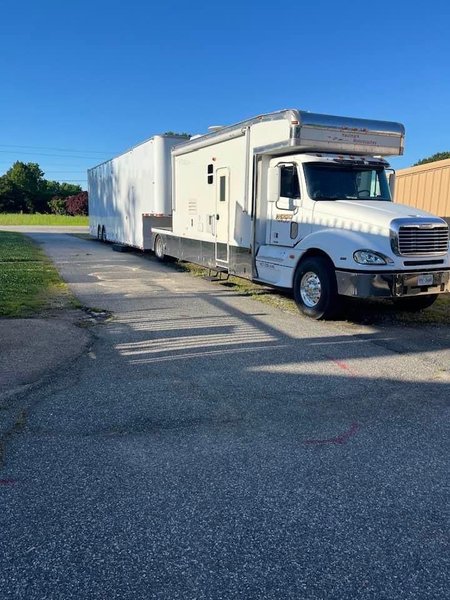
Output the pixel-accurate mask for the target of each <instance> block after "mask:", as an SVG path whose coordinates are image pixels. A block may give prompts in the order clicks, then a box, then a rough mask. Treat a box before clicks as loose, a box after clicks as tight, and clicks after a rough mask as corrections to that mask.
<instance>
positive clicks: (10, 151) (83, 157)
mask: <svg viewBox="0 0 450 600" xmlns="http://www.w3.org/2000/svg"><path fill="white" fill-rule="evenodd" d="M0 152H2V153H3V154H12V153H13V152H14V151H13V150H0ZM20 154H31V155H32V156H56V157H58V158H79V159H86V160H102V158H101V157H100V156H73V155H71V154H46V153H43V152H22V151H20ZM104 156H106V155H104Z"/></svg>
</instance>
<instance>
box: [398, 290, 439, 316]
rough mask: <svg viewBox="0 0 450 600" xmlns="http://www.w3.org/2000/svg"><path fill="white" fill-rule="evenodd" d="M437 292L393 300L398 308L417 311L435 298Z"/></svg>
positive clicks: (427, 305)
mask: <svg viewBox="0 0 450 600" xmlns="http://www.w3.org/2000/svg"><path fill="white" fill-rule="evenodd" d="M438 296H439V294H428V295H426V296H411V297H410V298H408V297H404V298H398V299H397V300H394V305H395V306H396V307H397V308H398V309H399V310H406V311H408V312H419V310H425V308H428V307H429V306H431V305H432V304H434V302H435V301H436V300H437V298H438Z"/></svg>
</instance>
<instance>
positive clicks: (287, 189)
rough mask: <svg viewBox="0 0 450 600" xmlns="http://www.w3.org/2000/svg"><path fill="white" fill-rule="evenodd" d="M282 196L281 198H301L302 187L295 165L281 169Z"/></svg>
mask: <svg viewBox="0 0 450 600" xmlns="http://www.w3.org/2000/svg"><path fill="white" fill-rule="evenodd" d="M280 196H281V198H300V185H299V182H298V173H297V167H296V166H295V165H286V166H282V167H281V169H280Z"/></svg>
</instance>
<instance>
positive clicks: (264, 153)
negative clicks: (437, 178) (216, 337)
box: [91, 110, 450, 318]
mask: <svg viewBox="0 0 450 600" xmlns="http://www.w3.org/2000/svg"><path fill="white" fill-rule="evenodd" d="M403 143H404V128H403V126H402V125H401V124H399V123H392V122H384V121H372V120H367V119H353V118H348V117H336V116H330V115H320V114H313V113H308V112H304V111H299V110H283V111H279V112H274V113H270V114H265V115H259V116H257V117H255V118H253V119H249V120H247V121H243V122H241V123H237V124H236V125H232V126H229V127H224V128H221V129H220V130H218V131H214V132H213V133H210V134H207V135H204V136H199V137H197V138H195V139H191V140H189V141H187V142H184V143H179V144H177V145H174V147H173V149H172V168H171V172H172V199H171V206H170V208H165V210H167V214H169V213H171V217H172V220H171V221H170V220H169V219H168V218H167V220H166V222H164V224H162V225H158V222H157V221H156V220H154V221H153V222H151V223H148V224H147V223H146V222H145V221H142V218H141V214H138V215H136V216H137V222H136V223H135V226H136V227H140V228H142V230H143V234H142V235H143V238H144V240H146V243H145V245H144V246H143V247H145V248H147V247H150V248H151V249H153V250H154V251H155V254H156V256H157V257H158V258H160V259H164V257H165V256H172V257H176V258H179V259H181V260H185V261H190V262H194V263H197V264H200V265H204V266H206V267H209V268H211V269H216V270H217V271H225V272H228V273H231V274H235V275H238V276H240V277H245V278H248V279H253V280H255V281H258V282H263V283H266V284H271V285H274V286H278V287H283V288H292V289H293V291H294V297H295V299H296V301H297V304H298V306H299V308H300V309H301V310H302V311H303V312H304V313H305V314H307V315H309V316H312V317H314V318H322V317H329V316H331V315H332V314H334V313H335V312H336V310H337V309H338V307H339V299H340V297H341V296H353V297H360V298H370V297H382V298H391V299H393V300H394V301H395V302H396V303H397V304H398V305H401V306H402V307H404V308H407V309H411V310H420V309H422V308H425V307H426V306H429V305H430V304H432V302H433V301H434V300H435V299H436V298H437V296H438V295H439V294H441V293H446V292H449V291H450V257H449V232H448V225H447V223H446V222H445V221H443V220H442V219H439V218H438V217H435V216H433V215H431V214H429V213H427V212H425V211H421V210H418V209H412V208H411V207H409V206H404V205H399V204H394V203H393V202H392V198H391V193H390V188H389V185H388V179H387V170H388V167H389V165H388V163H387V162H386V160H385V159H384V158H383V157H384V156H389V155H399V154H402V153H403ZM167 168H169V167H167ZM124 177H126V175H124ZM147 185H151V180H150V179H149V180H148V181H147ZM100 195H101V194H100ZM102 201H104V199H103V200H102ZM165 206H166V205H165ZM130 210H134V209H133V208H131V209H130ZM95 226H96V221H94V222H93V229H92V230H91V232H92V234H93V235H95V234H96V230H95ZM97 231H98V230H97ZM134 245H138V244H134ZM139 247H142V246H139Z"/></svg>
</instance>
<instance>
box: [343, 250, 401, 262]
mask: <svg viewBox="0 0 450 600" xmlns="http://www.w3.org/2000/svg"><path fill="white" fill-rule="evenodd" d="M353 260H354V261H355V262H357V263H359V264H360V265H387V264H392V263H393V262H394V261H393V260H392V259H391V258H389V256H386V255H385V254H381V252H375V251H374V250H357V251H356V252H353Z"/></svg>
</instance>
